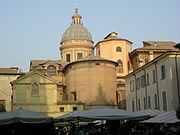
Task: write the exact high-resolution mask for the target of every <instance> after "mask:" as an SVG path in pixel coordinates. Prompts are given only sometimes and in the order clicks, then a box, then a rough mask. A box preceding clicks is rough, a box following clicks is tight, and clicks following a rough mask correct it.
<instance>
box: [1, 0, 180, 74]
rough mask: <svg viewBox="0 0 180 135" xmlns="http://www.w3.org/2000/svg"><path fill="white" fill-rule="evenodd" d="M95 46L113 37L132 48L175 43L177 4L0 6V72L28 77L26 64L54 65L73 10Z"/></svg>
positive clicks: (43, 1)
mask: <svg viewBox="0 0 180 135" xmlns="http://www.w3.org/2000/svg"><path fill="white" fill-rule="evenodd" d="M75 5H77V7H78V8H79V14H80V15H81V16H82V17H83V18H82V21H83V24H84V26H85V27H86V28H88V30H89V31H90V32H91V34H92V37H93V41H94V42H95V43H97V42H98V41H100V40H103V38H104V37H105V36H106V35H107V34H109V33H110V32H117V33H118V36H119V37H120V38H124V39H128V40H130V41H131V42H133V48H138V47H141V46H142V41H157V40H158V41H174V42H177V43H179V42H180V0H0V67H19V68H21V69H23V71H28V69H29V62H30V60H41V59H43V60H48V59H53V60H57V59H59V58H60V55H59V42H60V41H61V37H62V34H63V32H64V31H65V30H66V29H67V28H68V27H69V26H70V23H71V16H72V15H73V14H74V8H75V7H76V6H75Z"/></svg>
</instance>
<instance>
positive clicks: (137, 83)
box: [136, 78, 140, 89]
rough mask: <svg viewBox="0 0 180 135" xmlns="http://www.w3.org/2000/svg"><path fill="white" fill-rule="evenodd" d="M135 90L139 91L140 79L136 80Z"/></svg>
mask: <svg viewBox="0 0 180 135" xmlns="http://www.w3.org/2000/svg"><path fill="white" fill-rule="evenodd" d="M136 88H137V89H139V88H140V78H137V79H136Z"/></svg>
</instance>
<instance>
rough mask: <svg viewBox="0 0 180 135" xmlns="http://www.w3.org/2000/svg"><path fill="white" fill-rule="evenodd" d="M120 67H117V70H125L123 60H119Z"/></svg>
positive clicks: (120, 71) (119, 71)
mask: <svg viewBox="0 0 180 135" xmlns="http://www.w3.org/2000/svg"><path fill="white" fill-rule="evenodd" d="M117 63H118V67H117V72H118V73H122V72H123V62H122V60H117Z"/></svg>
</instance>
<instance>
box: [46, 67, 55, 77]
mask: <svg viewBox="0 0 180 135" xmlns="http://www.w3.org/2000/svg"><path fill="white" fill-rule="evenodd" d="M47 74H48V75H56V67H55V66H48V68H47Z"/></svg>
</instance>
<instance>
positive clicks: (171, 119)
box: [141, 111, 180, 123]
mask: <svg viewBox="0 0 180 135" xmlns="http://www.w3.org/2000/svg"><path fill="white" fill-rule="evenodd" d="M177 122H180V120H179V119H177V116H176V112H175V111H170V112H164V113H161V114H160V115H158V116H156V117H154V118H151V119H148V120H145V121H141V123H177Z"/></svg>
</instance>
